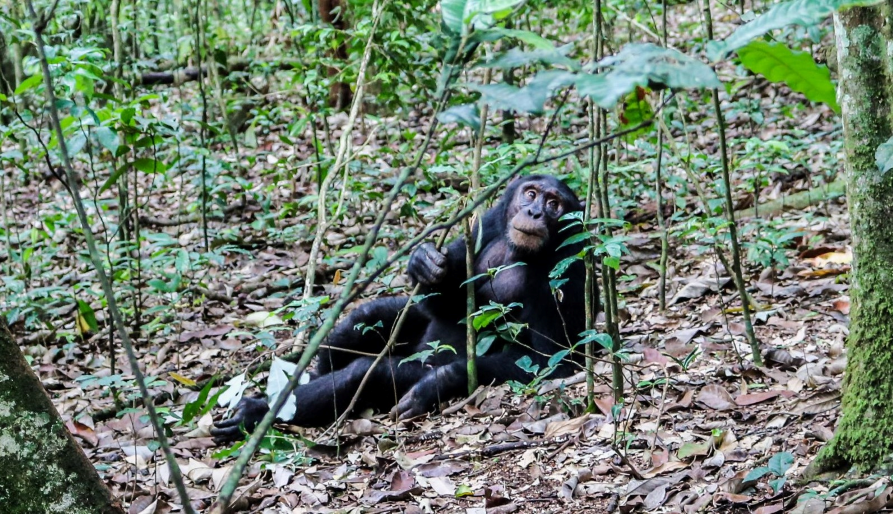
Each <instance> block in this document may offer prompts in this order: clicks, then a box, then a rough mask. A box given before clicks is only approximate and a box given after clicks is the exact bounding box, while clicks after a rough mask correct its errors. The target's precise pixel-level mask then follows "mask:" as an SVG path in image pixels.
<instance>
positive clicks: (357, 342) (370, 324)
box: [316, 296, 428, 376]
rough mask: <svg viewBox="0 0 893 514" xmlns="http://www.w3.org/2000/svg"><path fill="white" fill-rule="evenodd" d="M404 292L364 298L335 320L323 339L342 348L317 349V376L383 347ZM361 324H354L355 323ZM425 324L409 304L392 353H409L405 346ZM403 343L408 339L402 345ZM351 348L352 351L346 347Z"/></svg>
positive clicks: (413, 341) (412, 344)
mask: <svg viewBox="0 0 893 514" xmlns="http://www.w3.org/2000/svg"><path fill="white" fill-rule="evenodd" d="M406 301H407V298H406V297H405V296H395V297H388V298H379V299H377V300H373V301H370V302H366V303H364V304H362V305H360V306H359V307H357V308H356V309H354V311H353V312H351V313H350V315H348V316H347V318H345V319H344V320H343V321H342V322H341V323H339V324H338V326H336V327H335V328H334V329H333V330H332V333H331V334H330V335H329V337H328V338H327V340H326V342H325V343H324V344H325V345H326V346H329V347H331V348H343V349H344V350H348V351H344V350H335V349H330V348H323V349H321V350H320V351H319V353H318V355H319V361H318V364H317V367H316V370H317V372H316V374H317V375H318V376H321V375H325V374H327V373H329V372H331V371H332V370H338V369H341V368H344V367H345V366H347V365H348V364H350V363H351V362H353V361H354V360H356V359H359V358H362V357H363V355H361V354H358V353H356V352H362V353H364V354H367V355H368V354H377V353H378V352H380V351H381V349H382V348H384V345H385V343H386V342H387V341H388V337H389V335H390V333H391V329H392V328H393V326H394V323H395V322H396V320H397V316H398V315H399V314H400V311H401V310H402V309H403V307H404V306H405V305H406ZM360 324H362V326H360V327H357V325H360ZM427 326H428V317H427V316H426V315H425V314H424V313H423V312H422V311H421V309H419V308H418V307H417V306H415V305H413V306H412V307H410V309H409V313H408V317H407V318H406V321H405V322H404V323H403V329H402V330H401V333H400V335H399V336H398V338H397V343H398V346H397V347H395V348H394V351H393V353H394V354H395V355H409V353H407V352H408V350H409V349H410V348H413V347H415V345H416V344H417V343H418V342H419V340H420V339H421V337H422V335H423V334H424V333H425V329H426V328H427ZM405 343H409V345H406V344H405ZM349 350H354V351H349Z"/></svg>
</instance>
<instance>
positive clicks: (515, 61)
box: [481, 45, 580, 70]
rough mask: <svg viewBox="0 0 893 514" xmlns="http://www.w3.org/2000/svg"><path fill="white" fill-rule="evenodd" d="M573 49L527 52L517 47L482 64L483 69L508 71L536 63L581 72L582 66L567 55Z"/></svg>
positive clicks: (563, 47)
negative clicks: (564, 67)
mask: <svg viewBox="0 0 893 514" xmlns="http://www.w3.org/2000/svg"><path fill="white" fill-rule="evenodd" d="M572 48H573V47H572V46H571V45H565V46H562V47H561V48H552V49H538V50H530V51H525V50H521V49H520V48H517V47H515V48H512V49H511V50H509V51H508V52H505V53H503V54H501V55H498V56H496V57H495V58H493V59H491V60H489V61H487V62H485V63H483V64H481V67H482V68H497V69H500V70H507V69H510V68H520V67H522V66H527V65H530V64H534V63H542V64H552V65H561V66H566V67H567V68H569V69H571V70H579V69H580V64H579V63H577V61H575V60H573V59H571V58H570V57H567V53H568V52H569V51H570V50H571V49H572Z"/></svg>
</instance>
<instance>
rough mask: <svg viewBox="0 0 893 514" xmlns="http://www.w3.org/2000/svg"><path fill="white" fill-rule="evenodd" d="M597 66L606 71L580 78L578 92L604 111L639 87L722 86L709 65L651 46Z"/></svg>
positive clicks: (631, 48) (637, 47) (629, 47)
mask: <svg viewBox="0 0 893 514" xmlns="http://www.w3.org/2000/svg"><path fill="white" fill-rule="evenodd" d="M595 67H596V68H597V69H602V68H604V69H606V71H603V72H602V73H599V74H597V75H585V74H584V75H580V76H579V77H578V78H577V81H576V84H577V90H578V91H579V92H580V95H582V96H588V97H590V98H592V99H593V101H595V103H597V104H598V105H599V107H602V108H604V109H611V108H613V107H614V106H615V105H616V104H617V102H618V100H620V99H621V98H623V97H624V96H626V95H627V94H629V93H630V92H631V91H633V90H634V89H635V87H636V86H641V87H648V86H649V85H652V84H664V85H666V86H667V87H670V88H672V89H690V88H698V89H699V88H708V87H710V88H714V87H720V86H721V85H722V83H721V82H720V81H719V79H718V78H717V77H716V73H714V72H713V70H712V69H711V68H710V67H709V66H707V65H706V64H704V63H702V62H700V61H698V60H696V59H694V58H692V57H689V56H687V55H685V54H683V53H682V52H680V51H678V50H674V49H672V48H662V47H659V46H657V45H653V44H651V43H635V44H630V45H626V46H625V47H623V49H622V50H621V51H620V52H619V53H618V54H617V55H613V56H610V57H606V58H605V59H602V60H601V61H599V62H598V63H597V64H596V66H595Z"/></svg>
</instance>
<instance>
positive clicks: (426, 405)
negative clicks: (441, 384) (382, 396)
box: [394, 373, 437, 420]
mask: <svg viewBox="0 0 893 514" xmlns="http://www.w3.org/2000/svg"><path fill="white" fill-rule="evenodd" d="M434 378H435V375H434V374H433V373H432V374H430V375H427V376H425V377H424V378H422V379H421V380H419V381H418V382H417V383H416V385H414V386H412V389H410V390H409V391H408V392H407V393H406V394H404V395H403V398H401V399H400V401H399V402H398V403H397V406H396V407H394V414H395V415H396V417H397V419H398V420H400V419H409V418H414V417H416V416H421V415H422V414H425V413H426V412H431V411H433V410H434V409H436V408H437V383H436V381H435V380H434Z"/></svg>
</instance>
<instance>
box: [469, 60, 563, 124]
mask: <svg viewBox="0 0 893 514" xmlns="http://www.w3.org/2000/svg"><path fill="white" fill-rule="evenodd" d="M576 78H577V76H576V75H575V74H573V73H571V72H569V71H564V70H546V71H543V72H540V73H538V74H537V75H536V76H535V77H534V78H533V79H532V80H531V81H530V82H529V83H528V84H527V85H526V86H524V87H523V88H518V87H515V86H511V85H509V84H487V85H482V84H470V85H469V88H471V89H474V90H477V91H479V92H480V93H481V100H482V101H483V102H484V103H486V104H487V105H489V106H490V107H493V108H494V109H501V110H510V111H515V112H519V113H532V114H538V113H541V112H543V108H544V107H545V104H546V101H547V100H548V99H549V98H550V97H551V96H552V94H553V93H555V91H557V90H559V89H562V88H564V87H566V86H569V85H571V84H573V83H574V81H575V80H576Z"/></svg>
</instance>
